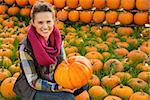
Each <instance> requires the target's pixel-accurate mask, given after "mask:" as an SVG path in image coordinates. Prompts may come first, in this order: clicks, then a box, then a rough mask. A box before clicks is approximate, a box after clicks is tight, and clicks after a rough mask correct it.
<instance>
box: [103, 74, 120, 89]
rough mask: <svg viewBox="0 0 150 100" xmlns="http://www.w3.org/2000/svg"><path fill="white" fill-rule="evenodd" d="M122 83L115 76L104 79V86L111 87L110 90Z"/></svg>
mask: <svg viewBox="0 0 150 100" xmlns="http://www.w3.org/2000/svg"><path fill="white" fill-rule="evenodd" d="M119 83H120V78H118V77H117V76H115V75H111V73H110V75H109V76H104V77H103V78H102V86H105V87H109V88H114V87H115V86H117V85H118V84H119Z"/></svg>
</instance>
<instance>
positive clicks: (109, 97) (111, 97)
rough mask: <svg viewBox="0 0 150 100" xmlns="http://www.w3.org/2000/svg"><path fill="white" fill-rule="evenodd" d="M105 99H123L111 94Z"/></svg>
mask: <svg viewBox="0 0 150 100" xmlns="http://www.w3.org/2000/svg"><path fill="white" fill-rule="evenodd" d="M104 100H122V99H121V98H119V97H117V96H111V95H109V96H107V97H105V98H104Z"/></svg>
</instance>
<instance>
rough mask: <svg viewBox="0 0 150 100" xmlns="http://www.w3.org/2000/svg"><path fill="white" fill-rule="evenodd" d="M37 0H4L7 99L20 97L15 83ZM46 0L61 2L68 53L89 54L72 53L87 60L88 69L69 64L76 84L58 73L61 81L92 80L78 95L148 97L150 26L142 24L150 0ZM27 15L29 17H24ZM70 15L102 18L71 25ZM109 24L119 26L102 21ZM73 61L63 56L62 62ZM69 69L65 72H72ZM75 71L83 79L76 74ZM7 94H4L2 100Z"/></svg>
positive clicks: (0, 68) (0, 85)
mask: <svg viewBox="0 0 150 100" xmlns="http://www.w3.org/2000/svg"><path fill="white" fill-rule="evenodd" d="M35 1H36V0H0V93H1V94H2V96H3V97H5V98H8V99H14V100H15V99H16V94H14V92H13V91H12V88H13V85H14V82H15V81H16V78H17V77H18V76H19V74H20V72H21V70H20V67H19V63H20V62H19V60H18V54H17V46H18V44H19V42H20V41H21V40H22V39H23V38H24V37H25V35H26V32H27V29H28V23H26V22H27V21H29V20H30V18H29V17H30V10H31V7H32V5H33V4H34V3H35ZM45 1H47V2H49V3H51V4H53V5H54V7H55V8H56V17H57V19H58V20H60V21H56V23H55V24H56V26H57V27H58V28H59V29H60V31H61V34H62V35H65V40H64V47H65V51H66V55H67V58H69V57H73V58H74V56H76V57H77V58H78V57H79V56H84V57H86V58H87V59H88V60H87V59H84V58H83V59H84V60H83V59H81V58H82V57H81V58H80V57H79V58H78V59H77V60H70V59H68V63H69V64H71V63H73V62H74V61H77V62H79V63H81V65H85V66H87V68H88V70H87V68H84V69H80V68H79V65H75V66H78V68H77V69H76V70H72V69H71V68H70V69H71V72H72V73H74V74H71V75H70V77H73V78H72V79H71V80H72V81H73V82H69V83H74V84H69V83H67V82H66V81H65V82H63V80H60V79H59V77H57V74H56V76H55V78H56V81H57V82H58V83H59V84H61V85H63V86H64V87H67V88H71V89H73V88H75V87H81V86H83V85H85V84H86V83H88V84H89V85H90V87H89V90H88V91H84V92H83V93H82V94H81V95H79V96H77V97H75V99H76V100H90V99H91V100H101V99H104V100H109V99H117V100H121V99H123V100H128V99H129V100H137V99H140V100H149V98H150V91H149V88H150V81H149V80H150V41H149V36H150V29H149V28H143V26H144V25H145V24H147V23H150V21H148V20H150V18H148V9H149V3H150V2H149V0H86V2H85V0H45ZM127 2H130V3H129V4H128V3H127ZM99 5H101V6H99ZM97 16H101V17H97ZM24 18H25V19H26V18H27V20H26V21H23V19H24ZM126 19H127V20H126ZM67 20H69V21H71V22H83V23H97V24H95V25H93V26H89V25H81V24H79V25H72V26H71V25H70V24H65V23H64V22H65V21H67ZM61 21H62V22H61ZM63 21H64V22H63ZM118 23H119V25H127V26H128V25H130V24H133V23H134V24H137V25H140V27H134V28H133V27H127V26H126V27H120V26H118ZM100 24H102V27H101V26H99V25H100ZM106 24H107V25H114V26H115V25H116V26H115V27H108V26H103V25H106ZM76 57H75V58H76ZM75 58H74V59H75ZM89 61H90V62H89ZM68 63H67V62H63V63H62V64H61V65H60V66H61V67H60V68H63V67H64V66H66V65H64V64H68ZM89 63H90V64H89ZM89 66H90V67H89ZM60 70H62V69H60ZM64 71H65V70H64ZM78 71H83V73H84V74H82V73H81V74H75V73H76V72H78ZM92 72H93V73H92ZM67 73H68V72H66V74H61V75H66V76H68V74H67ZM58 76H60V73H59V69H58ZM81 76H84V77H81ZM85 76H86V77H85ZM76 77H80V79H79V80H77V78H76ZM65 78H66V79H65V80H67V77H65ZM74 78H75V80H74ZM83 80H84V81H83ZM68 86H70V87H68ZM72 86H75V87H72ZM3 97H1V96H0V100H1V99H4V98H3ZM4 100H5V99H4Z"/></svg>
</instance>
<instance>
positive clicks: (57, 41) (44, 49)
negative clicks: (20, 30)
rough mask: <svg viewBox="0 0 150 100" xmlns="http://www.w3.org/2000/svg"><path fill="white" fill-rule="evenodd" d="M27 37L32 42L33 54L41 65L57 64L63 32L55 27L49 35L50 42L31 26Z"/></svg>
mask: <svg viewBox="0 0 150 100" xmlns="http://www.w3.org/2000/svg"><path fill="white" fill-rule="evenodd" d="M27 37H28V39H29V41H30V43H31V46H32V49H33V54H34V56H35V58H36V60H37V62H38V64H39V65H42V66H49V65H50V64H57V58H56V57H57V56H58V55H59V54H60V49H61V43H62V40H61V34H60V32H59V30H58V29H57V28H56V27H54V29H53V31H52V33H51V34H50V36H49V44H48V43H47V42H46V40H45V39H44V37H42V36H40V35H39V34H38V33H37V31H36V29H35V27H34V26H32V25H31V26H30V28H29V31H28V33H27Z"/></svg>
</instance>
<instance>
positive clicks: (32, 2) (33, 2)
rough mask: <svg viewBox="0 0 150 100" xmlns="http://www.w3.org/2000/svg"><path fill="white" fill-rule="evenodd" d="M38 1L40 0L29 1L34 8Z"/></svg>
mask: <svg viewBox="0 0 150 100" xmlns="http://www.w3.org/2000/svg"><path fill="white" fill-rule="evenodd" d="M36 1H38V0H29V4H30V5H31V6H33V5H34V4H35V2H36Z"/></svg>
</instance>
